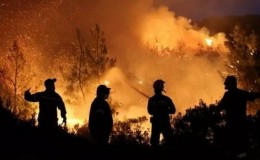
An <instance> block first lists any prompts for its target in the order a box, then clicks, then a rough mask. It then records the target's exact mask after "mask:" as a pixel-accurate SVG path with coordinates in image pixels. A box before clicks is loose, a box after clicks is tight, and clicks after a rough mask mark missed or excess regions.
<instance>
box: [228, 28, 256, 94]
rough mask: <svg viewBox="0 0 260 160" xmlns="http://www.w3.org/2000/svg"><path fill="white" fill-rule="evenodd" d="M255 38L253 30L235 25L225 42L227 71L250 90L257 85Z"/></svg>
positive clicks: (254, 88)
mask: <svg viewBox="0 0 260 160" xmlns="http://www.w3.org/2000/svg"><path fill="white" fill-rule="evenodd" d="M257 38H258V37H257V35H256V34H255V33H254V31H248V30H244V29H242V28H241V26H239V25H236V26H235V27H234V29H233V32H232V33H230V34H229V36H228V41H227V42H226V46H227V47H228V49H229V53H228V63H227V71H228V73H231V74H234V75H236V76H237V77H238V79H239V80H240V83H241V86H242V87H243V88H247V89H249V90H251V91H252V90H256V89H257V88H258V87H259V82H258V80H259V74H260V70H259V69H260V66H259V64H260V53H259V45H258V43H259V41H258V39H257Z"/></svg>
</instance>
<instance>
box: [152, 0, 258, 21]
mask: <svg viewBox="0 0 260 160" xmlns="http://www.w3.org/2000/svg"><path fill="white" fill-rule="evenodd" d="M155 3H157V4H164V5H166V6H168V7H169V8H170V9H171V10H172V11H173V12H175V13H176V14H177V15H179V16H184V17H188V18H191V19H193V20H199V19H203V18H206V17H211V16H226V15H239V16H240V15H248V14H257V15H260V9H259V8H260V0H155Z"/></svg>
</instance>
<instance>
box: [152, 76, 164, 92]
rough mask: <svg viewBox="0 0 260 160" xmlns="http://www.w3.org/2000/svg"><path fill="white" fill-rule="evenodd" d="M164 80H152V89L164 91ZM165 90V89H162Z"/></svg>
mask: <svg viewBox="0 0 260 160" xmlns="http://www.w3.org/2000/svg"><path fill="white" fill-rule="evenodd" d="M164 83H165V82H164V81H163V80H161V79H157V80H156V81H154V82H153V89H154V92H156V93H159V92H162V91H164ZM164 92H165V91H164Z"/></svg>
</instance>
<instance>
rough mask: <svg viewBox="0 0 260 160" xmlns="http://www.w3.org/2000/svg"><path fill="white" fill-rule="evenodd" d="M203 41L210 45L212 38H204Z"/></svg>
mask: <svg viewBox="0 0 260 160" xmlns="http://www.w3.org/2000/svg"><path fill="white" fill-rule="evenodd" d="M205 41H206V44H207V45H208V46H212V44H213V40H212V39H211V38H206V39H205Z"/></svg>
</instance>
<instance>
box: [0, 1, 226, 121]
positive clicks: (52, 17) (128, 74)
mask: <svg viewBox="0 0 260 160" xmlns="http://www.w3.org/2000/svg"><path fill="white" fill-rule="evenodd" d="M3 4H4V5H2V8H3V12H4V13H5V14H4V15H5V16H1V17H0V18H1V20H3V23H2V25H1V30H2V31H3V32H1V33H0V36H1V37H3V38H2V40H1V44H0V45H1V48H2V49H1V54H4V53H5V52H6V51H7V49H8V48H9V47H8V46H10V45H11V43H10V42H11V41H12V40H14V39H18V41H19V42H20V44H21V46H22V48H23V50H24V53H25V56H26V58H27V59H28V60H29V63H30V65H31V66H33V70H34V72H35V77H34V79H32V86H35V85H36V84H37V85H41V84H39V81H44V80H45V79H47V78H49V77H51V78H52V77H56V78H57V79H58V81H57V87H56V88H57V92H59V93H60V94H61V95H62V96H63V97H64V99H69V98H70V97H69V96H68V95H64V94H63V93H64V91H65V81H64V80H63V78H62V74H61V72H60V70H59V66H67V65H68V64H69V63H70V59H69V58H68V57H69V55H71V54H74V52H75V51H74V50H73V43H74V41H75V39H76V29H77V28H78V29H80V30H81V33H82V37H84V38H85V40H86V41H87V40H88V37H89V31H90V28H91V27H93V25H94V24H98V25H99V26H100V27H101V29H102V30H103V31H104V33H105V38H106V44H107V47H108V52H109V56H110V57H115V58H116V59H117V63H116V68H113V69H112V70H111V71H110V72H108V73H107V74H106V75H105V76H104V77H103V80H104V83H105V81H106V82H109V84H108V85H109V86H110V87H111V88H112V90H111V96H110V98H111V99H112V101H113V102H115V103H117V104H118V106H119V107H118V108H117V109H118V111H119V117H120V118H123V117H132V118H134V117H138V116H141V115H145V116H148V113H147V110H146V107H147V98H146V97H144V96H143V95H142V94H140V93H139V92H137V91H136V90H135V89H133V87H131V86H134V87H135V88H137V89H138V90H139V91H140V92H143V93H145V94H147V95H150V96H152V95H153V90H152V83H153V81H154V80H156V79H164V80H165V81H166V84H165V87H166V95H168V96H169V97H171V98H172V99H173V101H174V103H175V105H176V108H177V112H185V109H187V108H189V107H193V106H194V105H195V104H198V102H199V100H200V99H203V100H204V101H205V102H207V103H214V102H215V100H218V99H219V98H220V96H221V95H222V94H223V92H224V89H223V85H222V80H221V78H220V76H219V73H218V72H219V71H223V70H224V58H225V54H224V52H225V47H224V45H223V43H224V40H225V37H224V35H223V34H222V33H219V34H217V35H215V36H209V35H210V33H209V31H208V30H207V29H206V28H199V29H198V28H195V27H194V26H192V25H191V20H190V19H187V18H185V17H180V16H179V17H177V16H176V15H175V13H174V11H171V10H169V9H168V7H167V6H162V5H161V6H155V5H154V3H153V0H142V1H140V0H124V1H121V0H110V1H107V0H99V1H91V0H85V1H83V0H74V1H70V0H62V1H61V0H59V1H51V0H41V1H40V2H39V3H36V2H34V1H31V3H29V4H28V3H26V4H14V3H11V2H10V3H9V2H8V1H6V2H4V3H3ZM11 11H12V12H11ZM21 11H22V12H21ZM24 17H28V18H24ZM205 38H210V39H212V41H213V43H212V45H211V46H207V44H206V41H205ZM19 42H18V43H19ZM203 47H204V48H203ZM207 48H208V49H209V50H210V51H212V52H213V51H214V52H216V51H217V52H219V53H223V54H221V55H220V56H219V57H217V58H213V59H211V58H210V56H201V57H196V56H195V55H196V53H199V52H200V50H203V49H207ZM65 69H66V68H65ZM129 84H131V85H129ZM97 85H98V84H97ZM36 90H40V89H39V88H37V89H35V91H36ZM86 97H87V99H86V101H85V102H83V100H80V99H79V100H78V101H79V102H78V104H77V105H76V106H73V105H71V104H67V108H68V119H69V118H71V119H72V118H74V119H79V120H81V121H84V120H88V112H89V107H90V104H91V101H92V100H93V99H94V97H95V88H93V91H92V92H91V93H88V95H87V96H86Z"/></svg>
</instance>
